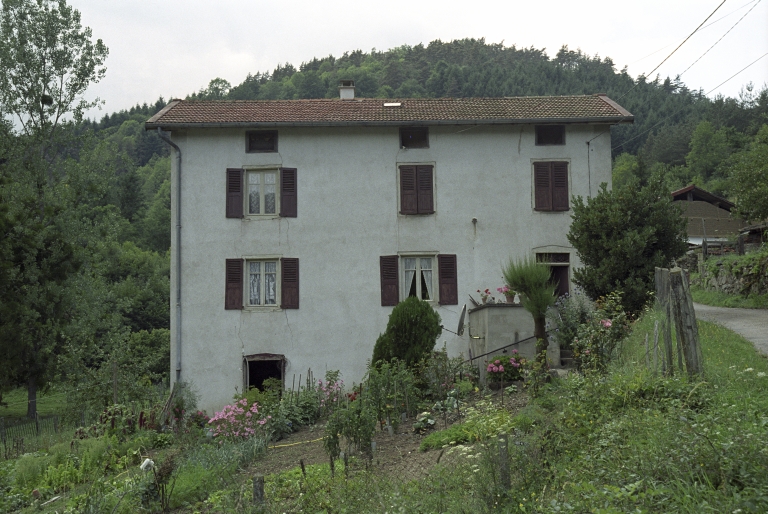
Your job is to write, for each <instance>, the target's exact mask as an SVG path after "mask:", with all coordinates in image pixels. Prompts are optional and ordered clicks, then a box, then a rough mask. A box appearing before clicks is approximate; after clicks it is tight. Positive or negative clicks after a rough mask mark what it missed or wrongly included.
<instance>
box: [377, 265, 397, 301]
mask: <svg viewBox="0 0 768 514" xmlns="http://www.w3.org/2000/svg"><path fill="white" fill-rule="evenodd" d="M398 259H399V258H398V256H397V255H386V256H382V257H379V271H380V274H381V305H384V306H387V305H397V302H398V301H399V300H400V288H399V286H398V284H399V283H400V280H399V276H398V273H397V261H398Z"/></svg>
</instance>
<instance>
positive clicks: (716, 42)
mask: <svg viewBox="0 0 768 514" xmlns="http://www.w3.org/2000/svg"><path fill="white" fill-rule="evenodd" d="M760 1H761V0H757V2H755V5H753V6H752V9H754V8H755V7H757V5H758V4H759V3H760ZM752 9H750V10H749V11H747V12H746V13H744V16H742V17H741V18H739V21H737V22H736V23H734V24H733V26H732V27H731V28H729V29H728V31H727V32H726V33H725V34H723V35H722V36H720V39H718V40H717V41H715V44H714V45H712V46H710V47H709V48H707V51H706V52H704V53H703V54H701V56H700V57H699V58H698V59H696V60H695V61H693V63H692V64H691V65H690V66H688V67H687V68H686V69H684V70H683V73H685V72H686V71H688V70H690V69H691V68H692V67H693V65H694V64H696V63H697V62H699V61H700V60H701V58H702V57H704V56H705V55H707V54H708V53H709V51H710V50H712V49H713V48H714V47H715V46H716V45H717V44H718V43H719V42H720V41H722V40H723V38H724V37H725V36H727V35H728V33H729V32H730V31H732V30H733V29H734V27H736V25H738V24H739V23H740V22H741V20H743V19H744V18H746V17H747V14H749V13H751V12H752ZM683 73H681V74H679V75H678V77H682V76H683Z"/></svg>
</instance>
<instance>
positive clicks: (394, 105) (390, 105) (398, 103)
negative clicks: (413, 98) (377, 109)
mask: <svg viewBox="0 0 768 514" xmlns="http://www.w3.org/2000/svg"><path fill="white" fill-rule="evenodd" d="M401 105H403V104H402V103H401V102H384V107H400V106H401Z"/></svg>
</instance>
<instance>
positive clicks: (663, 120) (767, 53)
mask: <svg viewBox="0 0 768 514" xmlns="http://www.w3.org/2000/svg"><path fill="white" fill-rule="evenodd" d="M766 55H768V52H766V53H764V54H763V55H761V56H760V57H758V58H757V59H755V60H754V61H752V62H751V63H749V64H747V65H746V66H744V67H743V68H742V69H740V70H739V71H737V72H736V73H734V74H733V75H731V76H730V77H728V78H727V79H725V80H724V81H723V82H721V83H720V84H718V85H717V86H715V87H713V88H712V89H710V90H709V91H707V92H706V93H705V94H704V96H707V95H708V94H710V93H711V92H713V91H715V90H716V89H718V88H719V87H720V86H722V85H723V84H725V83H726V82H728V81H730V80H731V79H732V78H734V77H735V76H736V75H738V74H739V73H741V72H742V71H744V70H746V69H747V68H749V67H750V66H752V65H753V64H755V63H756V62H757V61H759V60H760V59H762V58H763V57H765V56H766ZM686 107H688V106H685V107H681V108H680V109H678V110H676V111H675V112H673V113H672V114H670V115H669V116H667V117H665V118H662V119H661V120H660V121H659V122H658V123H656V124H655V125H653V126H652V127H651V128H649V129H647V130H644V131H643V132H641V133H639V134H637V135H636V136H635V137H632V138H630V139H627V140H626V141H623V142H622V143H621V144H620V145H617V146H614V147H613V148H611V151H613V150H616V149H617V148H620V147H621V146H623V145H625V144H627V143H629V142H630V141H634V140H635V139H637V138H638V137H640V136H643V135H645V134H647V133H648V132H650V131H651V130H653V129H655V128H656V127H658V126H659V125H661V124H662V123H664V122H665V121H667V120H668V119H669V118H671V117H672V116H674V115H676V114H677V113H679V112H680V111H682V110H683V109H685V108H686Z"/></svg>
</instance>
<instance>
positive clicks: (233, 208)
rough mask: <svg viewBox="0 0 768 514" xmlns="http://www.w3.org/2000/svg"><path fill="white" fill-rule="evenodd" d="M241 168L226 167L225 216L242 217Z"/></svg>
mask: <svg viewBox="0 0 768 514" xmlns="http://www.w3.org/2000/svg"><path fill="white" fill-rule="evenodd" d="M243 189H244V188H243V170H242V169H240V168H227V218H242V217H243Z"/></svg>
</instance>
